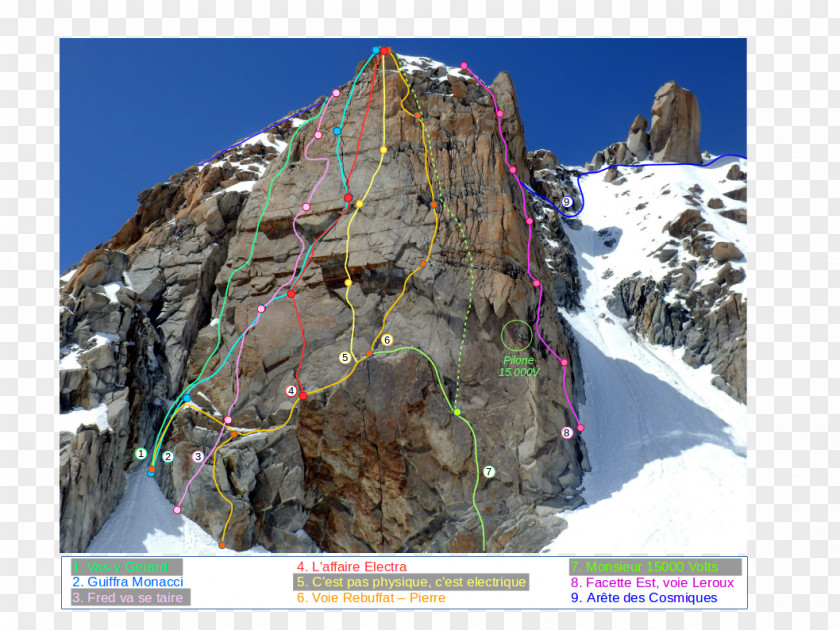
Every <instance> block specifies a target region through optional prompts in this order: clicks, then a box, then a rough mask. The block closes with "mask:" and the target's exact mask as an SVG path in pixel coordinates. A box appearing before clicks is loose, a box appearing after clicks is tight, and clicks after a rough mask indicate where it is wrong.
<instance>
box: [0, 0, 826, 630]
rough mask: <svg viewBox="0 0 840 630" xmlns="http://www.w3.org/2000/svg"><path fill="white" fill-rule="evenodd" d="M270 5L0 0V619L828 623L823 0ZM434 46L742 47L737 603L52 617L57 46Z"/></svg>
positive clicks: (224, 0)
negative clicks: (146, 42)
mask: <svg viewBox="0 0 840 630" xmlns="http://www.w3.org/2000/svg"><path fill="white" fill-rule="evenodd" d="M126 4H127V5H128V7H126V6H125V5H126ZM283 4H284V3H281V2H269V1H268V0H263V1H257V0H241V1H240V0H236V2H232V1H231V0H217V1H215V2H214V1H213V0H206V1H205V0H202V1H201V2H191V3H187V7H186V8H184V9H181V8H179V7H178V6H177V3H175V2H169V1H163V2H162V1H160V0H158V1H157V2H145V3H144V2H143V1H142V0H135V1H133V2H128V3H122V2H110V3H109V2H106V1H105V0H100V1H97V2H92V3H90V4H87V3H84V2H62V3H52V2H46V1H43V2H42V1H36V0H6V1H5V2H3V3H0V47H1V48H2V50H0V145H2V153H0V243H2V248H1V249H2V251H0V330H2V336H1V337H0V344H2V350H3V351H2V353H0V366H2V370H1V371H0V414H2V421H1V422H0V431H2V441H0V471H2V475H1V476H0V477H1V478H0V495H1V496H2V503H3V508H2V513H0V550H1V552H0V616H2V619H0V624H2V626H3V627H8V628H12V627H22V628H36V627H37V628H39V629H41V630H43V629H45V628H51V627H60V628H88V627H90V628H103V629H104V628H120V627H128V628H138V629H140V628H173V629H175V628H198V627H201V628H202V629H204V630H206V629H208V628H212V627H224V628H235V629H239V628H248V627H252V626H253V627H271V628H292V627H294V628H307V629H309V628H311V629H324V628H337V627H344V628H348V629H361V628H371V627H376V626H378V627H380V628H393V629H396V628H400V629H404V628H420V629H426V628H429V629H430V628H436V629H438V628H441V629H443V628H480V627H487V628H498V629H501V628H552V629H554V628H572V627H574V628H594V629H608V628H632V629H636V628H638V629H645V628H698V629H704V630H705V629H711V628H735V627H738V628H791V627H799V628H811V629H820V628H836V627H838V622H840V615H838V609H840V599H838V598H840V595H831V593H836V592H838V587H840V566H838V562H840V561H838V560H832V558H837V557H838V556H840V553H838V552H840V542H837V541H840V525H838V524H837V523H838V521H840V518H838V513H840V508H838V507H836V506H835V504H837V503H838V499H840V471H838V470H835V471H832V469H831V468H830V466H831V465H832V464H833V465H835V466H837V464H838V463H840V459H839V457H840V452H838V445H840V436H835V435H833V434H832V433H830V432H829V422H828V421H829V409H831V408H833V404H832V402H831V401H832V400H834V401H835V403H837V402H838V397H837V395H834V396H832V395H831V394H830V393H829V392H830V391H835V392H836V391H840V387H838V381H837V378H834V379H830V378H829V362H828V357H829V355H830V354H831V352H830V349H831V347H832V345H834V347H835V348H836V349H838V350H840V342H837V341H835V342H831V341H830V339H832V338H833V339H840V335H837V336H835V335H832V334H830V330H829V322H830V321H832V320H837V319H838V315H840V313H838V308H837V307H838V304H839V303H840V292H835V293H830V292H829V286H830V284H832V281H831V278H832V277H834V278H835V280H834V281H833V284H835V286H836V284H837V276H836V274H838V273H840V270H838V271H836V272H834V274H832V271H831V270H832V269H838V268H840V265H838V263H840V248H838V247H835V248H834V249H835V250H836V253H834V254H831V253H830V249H829V234H832V233H836V232H838V231H840V230H838V227H840V226H838V222H840V219H834V220H832V219H831V217H830V216H829V199H831V198H838V197H840V194H838V192H840V190H838V188H840V186H838V184H837V183H836V181H837V180H838V179H840V173H839V172H838V168H837V161H838V152H840V149H838V143H839V142H840V107H838V106H840V91H838V89H837V88H835V89H834V90H832V89H831V87H830V86H831V85H832V84H833V85H835V86H837V85H838V84H840V82H838V80H837V75H836V71H837V67H838V65H840V38H837V37H834V38H830V37H829V33H837V32H840V10H838V4H837V3H829V2H827V1H826V0H823V1H821V2H811V3H804V2H800V3H787V2H780V1H777V2H776V3H775V6H773V3H772V2H755V1H752V2H748V1H743V2H733V1H732V0H709V1H704V2H692V3H682V2H671V1H659V2H654V3H652V4H648V3H645V2H639V1H636V0H629V1H628V0H615V1H612V2H610V1H609V0H606V1H600V2H594V3H593V2H590V0H578V1H577V2H574V3H573V2H564V3H558V2H536V1H527V0H519V1H516V0H496V1H493V2H489V3H487V4H486V5H482V4H479V3H477V2H465V1H464V0H453V1H452V2H442V1H441V2H434V1H431V2H430V1H429V0H416V1H414V2H411V1H404V2H400V3H394V2H390V1H388V0H380V2H379V3H378V4H377V3H367V2H360V0H354V1H350V2H341V1H339V0H332V1H324V0H317V1H316V0H299V1H297V2H293V3H289V4H290V6H288V7H284V6H282V5H283ZM791 4H795V5H796V6H794V7H791V6H790V5H791ZM91 5H92V6H91ZM560 5H562V8H561V6H560ZM430 35H434V36H473V37H497V36H507V37H537V36H541V37H557V36H562V37H570V36H578V37H592V36H595V37H712V38H713V37H736V36H737V37H748V38H749V44H748V50H749V59H748V70H749V106H750V112H749V117H748V121H749V132H748V134H749V135H748V138H749V143H750V151H749V159H750V163H751V169H750V174H751V181H750V182H749V196H750V234H751V239H752V248H751V251H750V253H749V260H750V266H751V269H750V276H749V277H750V278H751V283H752V286H753V287H754V288H751V289H750V290H749V291H748V300H749V305H750V306H749V314H748V316H749V323H750V328H749V342H750V345H749V380H748V386H749V391H750V402H749V411H750V413H751V417H752V419H753V420H754V422H755V425H754V429H755V430H754V431H753V432H752V433H751V435H750V438H749V447H750V451H749V460H748V461H749V465H750V472H749V477H748V480H749V485H750V493H751V494H750V496H751V504H750V505H749V506H748V508H747V509H748V520H749V522H750V524H751V525H750V531H751V534H752V541H751V542H750V543H749V546H748V552H749V555H750V556H751V558H752V560H751V562H750V570H751V573H752V577H751V579H750V594H751V597H750V604H751V608H750V611H748V612H744V611H742V612H731V611H727V612H717V611H710V612H699V611H689V612H680V611H672V612H664V611H661V612H657V611H652V612H639V611H627V612H622V611H618V612H592V611H583V612H576V613H574V612H567V611H561V612H556V611H541V612H494V611H490V612H486V613H485V612H475V611H473V612H457V611H456V612H429V611H421V612H417V613H411V612H381V613H376V612H370V613H367V612H344V613H342V612H326V613H321V612H301V611H275V612H250V611H241V612H224V613H219V614H216V613H213V612H208V611H188V612H184V613H180V612H172V611H168V612H166V611H161V612H158V611H152V612H88V611H78V612H73V613H71V612H68V611H60V610H59V605H60V604H59V596H58V591H59V579H58V577H57V574H58V563H57V561H56V557H57V555H58V515H59V498H58V490H57V486H58V472H57V459H58V458H57V447H58V437H57V434H56V433H55V432H54V431H53V428H52V427H53V422H54V415H55V414H57V413H58V400H57V396H56V392H57V389H58V379H57V373H58V347H57V339H58V332H57V322H58V308H57V288H58V260H59V259H58V244H59V238H58V226H59V222H58V212H59V203H58V199H59V186H58V179H59V169H58V160H59V147H58V140H59V136H58V122H59V116H58V114H59V109H58V108H59V74H58V68H59V63H58V49H59V41H58V40H59V38H60V37H105V36H109V37H126V36H127V37H161V36H163V37H170V36H181V37H185V36H186V37H214V36H216V37H268V36H272V37H286V36H298V37H299V36H312V37H318V36H328V37H329V36H346V37H355V36H381V37H401V36H402V37H405V36H430ZM832 41H833V42H834V43H833V44H832V43H831V42H832ZM709 46H710V47H712V46H714V41H713V40H712V41H710V42H709ZM535 63H537V61H536V60H535ZM733 63H738V60H733ZM626 64H627V62H626V61H623V60H620V59H617V60H616V71H622V72H623V71H634V66H633V65H632V64H631V65H629V66H628V65H626ZM832 71H834V76H835V79H834V80H833V81H832V80H831V79H830V73H831V72H832ZM720 97H721V98H726V94H721V95H720ZM832 112H833V113H832ZM832 147H834V148H832ZM753 165H754V166H753ZM832 180H833V181H832ZM832 191H834V192H833V193H832ZM832 226H834V227H832ZM832 260H833V261H834V262H833V263H832V262H831V261H832ZM831 312H834V315H833V316H831V315H830V313H831ZM832 381H833V382H834V386H831V384H830V383H831V382H832ZM832 497H833V498H832ZM832 540H834V541H835V542H832ZM546 604H548V602H546Z"/></svg>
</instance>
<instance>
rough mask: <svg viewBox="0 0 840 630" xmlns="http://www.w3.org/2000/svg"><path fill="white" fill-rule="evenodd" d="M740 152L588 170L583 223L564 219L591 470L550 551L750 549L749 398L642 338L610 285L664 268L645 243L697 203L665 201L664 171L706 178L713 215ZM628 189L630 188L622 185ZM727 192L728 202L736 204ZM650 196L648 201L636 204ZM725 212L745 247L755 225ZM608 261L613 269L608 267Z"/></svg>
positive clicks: (685, 183) (681, 184)
mask: <svg viewBox="0 0 840 630" xmlns="http://www.w3.org/2000/svg"><path fill="white" fill-rule="evenodd" d="M724 161H725V162H726V163H725V164H721V162H724ZM733 161H736V160H735V159H732V160H721V162H718V163H717V164H716V165H714V166H712V167H709V168H707V169H703V168H694V167H690V166H686V167H682V166H674V167H673V169H671V168H670V167H654V168H651V169H644V171H650V173H653V175H652V176H650V177H649V178H648V179H642V178H643V177H644V176H647V175H650V173H649V172H643V173H638V172H637V173H635V174H634V173H631V172H629V171H632V170H636V171H638V169H622V171H623V172H624V173H623V174H624V176H625V177H626V178H627V180H628V182H627V183H625V184H623V185H620V186H614V185H613V184H610V183H604V182H603V181H602V179H603V175H591V176H586V177H582V178H581V182H582V186H583V192H584V195H585V196H586V206H585V208H584V211H583V213H582V214H581V215H580V217H579V218H580V220H581V221H582V223H583V226H582V228H581V229H580V230H573V229H570V228H565V231H566V234H567V235H568V236H569V239H570V240H571V242H572V245H573V246H574V248H575V254H576V257H577V261H578V268H579V270H580V273H581V275H582V276H583V278H582V280H583V283H582V284H583V287H584V289H583V292H582V297H581V302H582V305H583V309H582V310H581V311H580V312H577V313H570V312H565V311H561V312H562V313H563V315H564V316H565V317H566V319H567V320H568V321H569V323H570V325H571V327H572V328H573V330H574V332H575V337H576V338H577V340H578V343H579V353H580V360H581V367H582V369H583V376H584V387H585V390H586V404H584V405H575V409H576V411H577V412H578V415H579V417H580V421H581V422H582V423H583V425H584V426H585V430H584V433H583V436H584V440H585V442H586V445H587V449H588V452H589V458H590V463H591V466H592V471H591V472H590V473H586V474H585V475H584V479H583V497H584V498H585V499H586V501H587V505H585V506H582V507H580V508H578V509H576V510H573V511H568V512H563V513H562V514H561V516H562V518H564V519H566V521H567V522H568V524H569V527H568V529H567V530H566V531H564V532H562V533H561V534H560V536H558V538H557V539H556V540H554V541H553V542H552V543H551V544H549V545H548V546H547V547H546V548H545V549H544V551H545V552H550V553H559V554H573V555H581V554H621V555H633V554H659V555H667V554H706V553H708V554H743V553H746V505H747V492H746V488H747V466H746V457H745V452H746V429H747V424H746V423H747V413H746V406H745V405H741V404H739V403H737V402H736V401H734V400H733V399H731V398H730V397H729V396H727V395H726V394H724V393H723V392H722V391H720V390H718V389H717V388H716V387H714V386H713V385H712V384H711V382H710V381H711V376H712V375H711V367H710V366H704V367H702V368H700V369H696V370H695V369H694V368H691V367H689V366H688V365H686V364H685V363H683V362H682V360H681V358H680V357H681V356H682V350H676V351H675V350H673V349H672V348H667V347H664V346H656V345H650V344H647V343H640V342H637V341H636V340H634V339H633V338H632V337H631V336H630V335H629V333H627V331H626V330H624V328H623V327H622V325H621V321H620V320H619V321H614V320H615V319H616V318H615V316H613V315H612V314H611V313H609V312H608V311H606V308H605V304H604V297H606V296H608V295H610V294H611V292H612V287H613V286H615V284H616V283H617V282H618V281H620V280H621V279H622V278H625V277H627V276H629V275H631V274H632V273H633V272H634V271H636V270H640V271H642V273H643V274H646V275H652V276H653V277H654V278H659V277H661V276H662V275H664V273H665V271H663V265H662V263H660V262H659V261H658V260H656V259H651V258H648V257H646V256H645V250H647V249H648V248H649V247H653V248H656V247H658V246H659V244H660V243H661V242H663V241H664V240H666V239H667V234H662V233H661V229H662V227H663V226H664V224H665V223H666V222H667V221H670V220H672V219H674V218H675V215H677V214H679V212H681V210H682V209H683V208H685V207H689V206H688V205H687V204H686V205H684V206H683V205H679V204H675V200H674V198H673V195H669V196H668V197H669V203H667V204H666V203H662V202H660V201H659V199H660V197H661V195H660V192H661V189H662V186H663V183H667V184H668V187H669V188H670V190H671V191H672V193H674V194H679V195H682V194H687V189H688V188H689V187H690V186H691V185H692V184H693V183H695V182H699V183H700V186H701V187H702V188H703V189H704V192H703V193H702V195H701V197H702V199H703V206H704V207H703V208H702V209H701V210H702V212H703V215H704V218H706V219H707V220H710V222H713V223H714V222H715V221H714V217H712V216H710V215H711V214H712V213H714V212H716V211H711V210H709V209H708V208H707V207H706V206H705V204H706V201H707V200H708V198H709V197H710V196H712V195H714V196H719V192H722V190H723V191H725V190H731V189H733V188H737V187H738V185H742V182H728V180H727V183H726V184H724V185H723V186H721V184H720V182H719V180H721V179H722V178H723V177H724V176H725V173H726V171H727V170H728V168H729V165H730V164H731V163H732V162H733ZM739 162H740V164H741V167H742V170H743V169H744V164H743V161H740V160H739ZM687 169H692V170H690V171H688V170H687ZM657 171H658V172H657ZM680 171H682V172H680ZM587 177H588V178H589V179H590V181H589V182H586V179H587ZM721 189H722V190H721ZM625 190H629V191H630V192H631V195H630V196H629V199H628V197H627V196H624V197H622V196H620V195H621V193H622V192H624V191H625ZM684 191H685V192H684ZM616 193H618V195H619V196H618V197H616ZM723 200H724V203H725V207H727V208H731V207H738V205H736V204H737V202H731V200H729V199H728V198H723ZM641 202H647V203H648V206H647V207H646V208H644V209H640V210H635V206H636V205H637V204H638V203H641ZM741 206H743V204H741ZM721 219H722V221H726V222H727V223H728V224H729V225H727V224H721V226H720V232H721V234H720V238H722V239H724V240H730V241H732V242H734V243H735V244H736V245H737V246H738V247H739V248H741V250H742V251H745V252H746V251H747V250H746V249H745V240H746V226H743V225H741V224H736V223H734V222H731V221H729V220H728V219H723V218H722V217H721ZM646 227H647V228H649V229H648V230H645V229H642V228H646ZM717 227H718V226H717V225H716V228H717ZM604 228H613V229H614V230H616V231H620V238H619V239H618V242H617V244H616V245H615V247H614V248H613V249H610V248H607V247H605V246H604V244H603V241H602V237H601V236H599V234H598V230H601V229H604ZM616 233H618V232H616ZM648 234H651V235H653V236H655V238H654V239H652V240H651V237H650V236H648ZM607 269H612V270H613V271H614V272H615V273H614V275H613V276H612V277H609V278H607V279H603V278H602V274H603V273H604V272H605V271H606V270H607ZM704 273H705V272H704ZM601 315H603V317H601ZM572 402H573V404H574V403H575V401H574V399H573V400H572Z"/></svg>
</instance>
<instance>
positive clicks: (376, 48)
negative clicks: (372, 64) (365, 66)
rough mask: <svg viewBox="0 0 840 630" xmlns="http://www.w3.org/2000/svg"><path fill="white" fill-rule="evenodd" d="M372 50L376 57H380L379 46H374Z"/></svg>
mask: <svg viewBox="0 0 840 630" xmlns="http://www.w3.org/2000/svg"><path fill="white" fill-rule="evenodd" d="M370 50H371V52H372V53H373V54H374V55H378V54H379V46H374V47H373V48H371V49H370Z"/></svg>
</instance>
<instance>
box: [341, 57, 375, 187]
mask: <svg viewBox="0 0 840 630" xmlns="http://www.w3.org/2000/svg"><path fill="white" fill-rule="evenodd" d="M374 57H376V55H375V54H374V55H371V56H370V57H368V60H367V61H366V62H365V65H363V66H362V69H361V70H359V74H357V75H356V78H355V79H353V85H351V86H350V95H349V96H348V97H347V104H346V105H345V106H344V112H343V113H342V114H341V122H340V123H339V125H338V139H337V140H336V142H335V157H337V158H338V168H339V170H340V171H341V183H342V184H344V190H347V178H346V177H344V165H343V164H342V163H341V156H340V155H339V154H338V145H339V144H340V142H341V132H342V131H343V130H344V117H345V116H347V108H348V107H350V99H352V98H353V90H354V89H356V81H358V80H359V77H360V76H362V73H363V72H364V71H365V68H367V65H368V64H369V63H370V60H371V59H373V58H374Z"/></svg>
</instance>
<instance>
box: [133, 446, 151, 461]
mask: <svg viewBox="0 0 840 630" xmlns="http://www.w3.org/2000/svg"><path fill="white" fill-rule="evenodd" d="M146 455H148V453H147V452H146V449H145V448H138V449H137V450H136V451H134V456H135V457H136V458H137V459H139V460H144V459H146Z"/></svg>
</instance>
